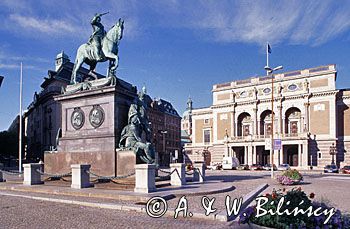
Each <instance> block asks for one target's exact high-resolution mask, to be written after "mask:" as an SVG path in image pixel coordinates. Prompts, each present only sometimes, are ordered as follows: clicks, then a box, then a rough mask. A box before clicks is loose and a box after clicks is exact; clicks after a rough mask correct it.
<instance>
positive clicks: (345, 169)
mask: <svg viewBox="0 0 350 229" xmlns="http://www.w3.org/2000/svg"><path fill="white" fill-rule="evenodd" d="M341 172H342V173H345V174H350V165H346V166H344V167H343V168H342V169H341Z"/></svg>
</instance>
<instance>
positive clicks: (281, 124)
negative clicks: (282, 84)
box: [277, 105, 283, 137]
mask: <svg viewBox="0 0 350 229" xmlns="http://www.w3.org/2000/svg"><path fill="white" fill-rule="evenodd" d="M277 108H278V112H279V114H278V118H279V119H278V121H279V122H278V130H279V131H278V132H279V133H280V134H281V137H282V134H283V118H282V117H283V114H282V105H279V106H278V107H277Z"/></svg>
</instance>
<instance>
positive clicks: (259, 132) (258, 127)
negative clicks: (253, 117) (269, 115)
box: [257, 118, 261, 135]
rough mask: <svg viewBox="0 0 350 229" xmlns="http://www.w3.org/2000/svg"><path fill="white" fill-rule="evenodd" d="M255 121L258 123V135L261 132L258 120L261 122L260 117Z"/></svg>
mask: <svg viewBox="0 0 350 229" xmlns="http://www.w3.org/2000/svg"><path fill="white" fill-rule="evenodd" d="M257 122H258V123H257V125H258V128H257V132H258V133H257V134H258V135H260V133H261V131H260V126H261V125H260V122H261V120H260V118H258V120H257Z"/></svg>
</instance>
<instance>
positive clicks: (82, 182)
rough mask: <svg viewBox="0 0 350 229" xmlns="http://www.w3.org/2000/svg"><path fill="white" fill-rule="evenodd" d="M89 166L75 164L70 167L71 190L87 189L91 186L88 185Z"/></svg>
mask: <svg viewBox="0 0 350 229" xmlns="http://www.w3.org/2000/svg"><path fill="white" fill-rule="evenodd" d="M90 167H91V165H84V164H75V165H71V168H72V184H71V188H75V189H81V188H89V187H92V186H93V185H92V184H90V174H89V170H90Z"/></svg>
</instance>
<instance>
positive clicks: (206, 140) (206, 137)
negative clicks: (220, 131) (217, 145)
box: [203, 129, 210, 144]
mask: <svg viewBox="0 0 350 229" xmlns="http://www.w3.org/2000/svg"><path fill="white" fill-rule="evenodd" d="M203 139H204V144H209V143H210V129H208V130H203Z"/></svg>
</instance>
